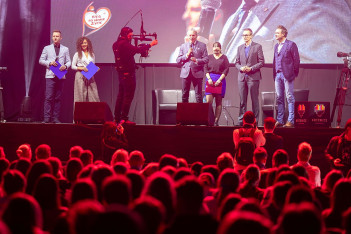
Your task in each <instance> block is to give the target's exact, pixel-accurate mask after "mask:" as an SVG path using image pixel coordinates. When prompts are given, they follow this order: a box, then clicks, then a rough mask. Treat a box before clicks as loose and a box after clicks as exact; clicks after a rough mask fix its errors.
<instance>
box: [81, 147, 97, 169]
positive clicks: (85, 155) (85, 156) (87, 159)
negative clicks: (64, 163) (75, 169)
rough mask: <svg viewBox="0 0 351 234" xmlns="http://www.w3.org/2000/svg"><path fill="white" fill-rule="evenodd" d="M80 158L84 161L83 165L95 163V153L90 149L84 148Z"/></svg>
mask: <svg viewBox="0 0 351 234" xmlns="http://www.w3.org/2000/svg"><path fill="white" fill-rule="evenodd" d="M80 160H81V161H82V163H83V167H85V166H87V165H90V164H93V161H94V154H93V153H92V152H91V151H90V150H83V152H82V153H81V155H80Z"/></svg>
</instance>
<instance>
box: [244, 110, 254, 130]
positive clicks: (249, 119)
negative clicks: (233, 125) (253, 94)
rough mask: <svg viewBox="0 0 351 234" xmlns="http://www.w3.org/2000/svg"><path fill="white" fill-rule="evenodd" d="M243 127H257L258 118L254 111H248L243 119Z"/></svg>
mask: <svg viewBox="0 0 351 234" xmlns="http://www.w3.org/2000/svg"><path fill="white" fill-rule="evenodd" d="M243 126H244V127H245V126H250V127H255V126H256V117H255V114H254V113H253V112H252V111H246V112H245V114H244V117H243Z"/></svg>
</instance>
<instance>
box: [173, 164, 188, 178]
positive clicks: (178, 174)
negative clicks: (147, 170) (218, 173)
mask: <svg viewBox="0 0 351 234" xmlns="http://www.w3.org/2000/svg"><path fill="white" fill-rule="evenodd" d="M186 176H193V174H192V173H191V170H190V168H188V167H180V168H178V169H177V170H176V171H175V173H174V175H173V180H174V181H179V180H181V179H183V178H184V177H186Z"/></svg>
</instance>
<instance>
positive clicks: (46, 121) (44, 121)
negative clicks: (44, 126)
mask: <svg viewBox="0 0 351 234" xmlns="http://www.w3.org/2000/svg"><path fill="white" fill-rule="evenodd" d="M42 123H50V120H49V119H44V120H43V122H42Z"/></svg>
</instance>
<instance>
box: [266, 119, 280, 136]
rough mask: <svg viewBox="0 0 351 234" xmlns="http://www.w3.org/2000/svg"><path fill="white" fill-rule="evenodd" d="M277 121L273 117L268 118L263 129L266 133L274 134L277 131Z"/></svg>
mask: <svg viewBox="0 0 351 234" xmlns="http://www.w3.org/2000/svg"><path fill="white" fill-rule="evenodd" d="M276 122H277V121H276V120H275V119H274V118H272V117H267V118H265V119H264V123H263V128H264V132H265V133H273V132H274V129H275V123H276Z"/></svg>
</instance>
